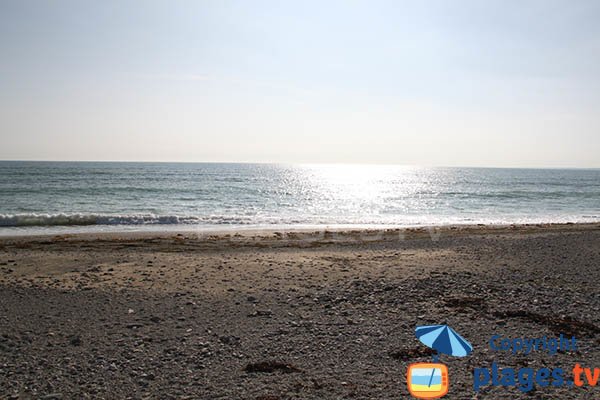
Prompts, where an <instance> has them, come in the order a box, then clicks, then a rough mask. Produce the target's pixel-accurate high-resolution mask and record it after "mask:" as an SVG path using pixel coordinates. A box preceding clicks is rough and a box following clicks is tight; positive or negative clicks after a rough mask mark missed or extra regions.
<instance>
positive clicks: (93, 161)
mask: <svg viewBox="0 0 600 400" xmlns="http://www.w3.org/2000/svg"><path fill="white" fill-rule="evenodd" d="M0 162H34V163H36V162H39V163H43V162H47V163H107V164H108V163H130V164H135V163H138V164H260V165H366V166H398V167H414V168H481V169H486V168H487V169H588V170H595V169H600V166H598V167H579V166H537V167H533V166H494V165H491V166H480V165H478V166H474V165H422V164H400V163H385V162H384V163H378V162H356V163H352V162H336V161H332V162H273V161H165V160H43V159H0Z"/></svg>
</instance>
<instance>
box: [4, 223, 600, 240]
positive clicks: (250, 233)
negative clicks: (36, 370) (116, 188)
mask: <svg viewBox="0 0 600 400" xmlns="http://www.w3.org/2000/svg"><path fill="white" fill-rule="evenodd" d="M318 228H319V227H294V226H287V227H284V228H283V229H278V228H262V227H261V228H245V229H240V230H236V229H235V228H232V229H227V230H221V229H214V230H212V229H211V230H190V229H185V228H182V229H174V230H170V229H168V230H160V229H156V230H139V231H114V232H113V231H106V232H66V233H47V234H27V235H0V245H2V244H8V243H12V242H37V241H46V240H48V239H55V240H60V241H62V242H68V241H123V240H133V241H135V240H144V239H170V238H171V239H172V238H181V237H183V238H185V240H191V241H195V242H200V243H201V242H203V241H205V240H207V239H209V240H229V241H238V242H243V241H244V240H245V239H254V240H268V239H273V238H276V239H278V240H280V241H285V240H288V241H292V242H293V241H301V240H307V241H330V242H335V244H344V243H351V244H355V243H356V239H357V236H358V237H359V238H360V237H364V239H365V240H367V241H370V242H373V241H379V240H382V241H389V240H404V239H411V238H423V237H427V236H428V235H429V236H430V238H431V239H433V240H436V239H437V238H439V236H440V235H446V236H462V235H487V234H497V235H503V234H533V233H550V232H554V233H566V232H581V231H590V230H592V231H593V230H600V221H598V222H581V223H576V222H566V223H531V224H530V223H524V224H458V225H430V226H410V227H388V226H386V227H381V228H376V227H354V226H353V227H335V226H334V227H331V226H323V227H320V229H318Z"/></svg>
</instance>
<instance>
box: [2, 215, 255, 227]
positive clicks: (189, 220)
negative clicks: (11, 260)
mask: <svg viewBox="0 0 600 400" xmlns="http://www.w3.org/2000/svg"><path fill="white" fill-rule="evenodd" d="M202 223H212V224H245V223H248V221H244V219H242V218H227V217H222V216H209V217H204V218H200V217H193V216H178V215H154V214H134V215H108V214H14V215H10V214H8V215H7V214H0V227H24V226H86V225H176V224H202Z"/></svg>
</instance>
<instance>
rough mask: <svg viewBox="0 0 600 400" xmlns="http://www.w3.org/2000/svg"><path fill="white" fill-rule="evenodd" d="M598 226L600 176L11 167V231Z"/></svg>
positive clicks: (122, 165) (4, 224)
mask: <svg viewBox="0 0 600 400" xmlns="http://www.w3.org/2000/svg"><path fill="white" fill-rule="evenodd" d="M598 221H600V170H599V169H499V168H425V167H406V166H387V165H385V166H384V165H276V164H228V163H136V162H132V163H126V162H29V161H2V162H0V235H18V234H40V233H67V232H90V231H91V232H95V231H111V232H112V231H132V230H161V231H162V230H168V229H173V230H215V231H220V230H234V229H235V230H239V229H247V228H273V229H284V228H290V229H293V228H312V227H317V228H319V227H321V228H323V227H328V228H344V227H408V226H432V225H449V224H513V223H548V222H598Z"/></svg>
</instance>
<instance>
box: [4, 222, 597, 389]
mask: <svg viewBox="0 0 600 400" xmlns="http://www.w3.org/2000/svg"><path fill="white" fill-rule="evenodd" d="M599 278H600V224H579V225H578V224H568V225H521V226H516V225H513V226H504V227H491V226H472V227H445V228H436V229H433V228H431V229H426V228H420V229H406V230H392V229H390V230H385V231H358V230H355V231H340V232H335V231H324V232H312V231H296V232H267V231H262V232H260V231H257V232H245V233H243V234H202V235H201V234H198V233H194V232H181V233H162V234H159V233H148V232H147V233H128V234H93V235H92V234H88V235H61V236H34V237H5V238H0V398H7V399H30V398H31V399H38V398H42V399H129V398H131V399H186V398H187V399H256V400H260V399H262V400H283V399H344V398H352V399H398V398H407V396H408V391H407V388H406V376H405V374H406V368H407V365H408V364H410V363H413V362H418V361H421V362H429V361H430V360H431V353H430V351H428V349H427V348H426V347H425V346H423V345H422V344H420V343H419V341H418V340H417V339H416V338H415V335H414V330H415V327H416V326H417V325H427V324H441V323H447V324H449V325H450V326H452V327H453V328H454V329H456V330H457V331H458V332H460V333H461V334H462V335H463V336H464V337H465V338H467V339H468V340H469V341H470V342H471V343H472V344H473V347H474V352H473V354H472V355H471V356H469V357H465V358H460V359H459V358H451V357H445V356H442V358H441V362H443V363H445V364H446V365H448V367H449V370H450V393H449V394H448V396H447V398H450V399H472V398H489V399H498V398H512V399H514V398H561V399H570V398H573V399H576V398H577V399H584V398H585V399H589V398H595V397H598V396H600V392H598V390H599V389H598V388H597V387H591V386H583V387H560V388H554V387H546V388H536V389H534V390H532V391H530V392H529V393H522V392H521V391H519V390H518V389H516V388H505V387H492V386H485V387H482V388H481V389H480V390H479V392H475V391H474V389H473V370H474V368H480V367H489V366H490V365H491V363H492V362H494V361H495V362H497V363H498V364H499V365H501V366H502V367H513V368H522V367H530V368H534V369H537V368H542V367H544V366H547V367H552V368H554V367H562V368H564V369H565V370H568V371H570V370H571V369H572V367H573V365H574V364H575V363H580V364H581V365H583V366H587V367H590V366H591V367H599V366H600V365H599V364H600V350H599V345H600V312H599V311H600V296H599V290H598V281H599ZM561 333H562V334H565V335H570V336H573V335H574V336H576V338H577V343H578V349H577V351H575V352H559V353H557V354H555V355H549V354H547V353H545V352H541V351H538V352H532V353H531V354H528V355H522V354H518V355H512V354H510V353H508V352H501V351H492V350H491V349H490V346H489V343H488V342H489V340H490V338H491V337H492V336H493V335H494V334H500V335H502V336H505V337H512V338H517V337H530V338H537V337H542V336H547V337H558V335H559V334H561Z"/></svg>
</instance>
